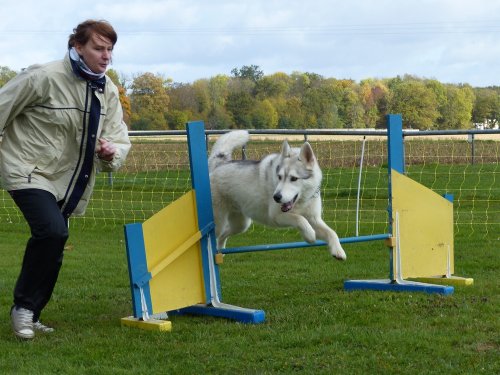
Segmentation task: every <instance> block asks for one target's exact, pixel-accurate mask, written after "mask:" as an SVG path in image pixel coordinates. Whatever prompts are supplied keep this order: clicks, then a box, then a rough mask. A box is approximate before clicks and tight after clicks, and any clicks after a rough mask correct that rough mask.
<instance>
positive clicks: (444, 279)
mask: <svg viewBox="0 0 500 375" xmlns="http://www.w3.org/2000/svg"><path fill="white" fill-rule="evenodd" d="M387 126H388V159H389V160H388V170H389V171H388V172H389V207H388V212H389V229H390V230H389V233H381V234H376V235H370V236H356V237H348V238H341V239H340V242H341V243H354V242H364V241H374V240H385V241H386V244H387V245H388V247H389V249H390V251H389V255H390V257H389V258H390V261H389V278H388V279H381V280H347V281H345V282H344V288H345V289H346V290H348V291H352V290H361V289H368V290H393V291H419V292H427V293H440V294H445V295H446V294H450V293H453V290H454V288H453V286H450V285H447V284H453V285H457V284H461V285H469V284H472V282H473V281H472V279H464V278H460V277H456V276H453V273H454V256H453V251H454V247H453V203H452V201H451V200H452V198H451V196H449V195H447V196H446V197H441V196H439V195H438V194H436V193H434V192H433V191H431V190H429V189H427V188H426V187H424V186H422V185H420V184H418V183H417V182H415V181H413V180H411V179H409V178H408V177H406V176H405V175H404V147H403V133H402V120H401V116H400V115H388V116H387ZM187 135H188V149H189V158H190V167H191V181H192V188H193V190H192V191H190V192H188V193H186V194H185V195H184V196H182V197H181V198H180V199H178V200H177V201H175V202H173V203H172V204H170V205H169V206H167V207H165V208H164V209H163V210H161V211H160V212H158V213H157V214H155V215H153V216H152V217H151V218H150V219H148V220H146V221H145V222H144V223H135V224H127V225H125V239H126V250H127V260H128V269H129V278H130V286H131V293H132V306H133V316H130V317H126V318H123V319H122V320H121V321H122V324H123V325H126V326H133V327H139V328H143V329H151V330H159V331H169V330H170V329H171V322H170V321H168V320H164V318H165V317H166V316H167V315H168V314H202V315H210V316H217V317H223V318H228V319H233V320H236V321H239V322H244V323H261V322H263V321H264V320H265V313H264V311H262V310H256V309H248V308H243V307H238V306H234V305H229V304H225V303H223V302H222V296H221V281H220V275H219V265H220V264H221V263H222V256H223V254H234V253H242V252H250V251H269V250H278V249H288V248H299V247H310V246H323V245H325V243H324V242H322V241H317V242H315V243H313V244H309V243H307V242H293V243H281V244H266V245H258V246H248V247H239V248H226V249H217V248H216V238H215V230H214V228H215V226H214V217H213V210H212V198H211V192H210V179H209V173H208V161H207V147H206V140H205V130H204V124H203V122H192V123H188V124H187ZM409 279H412V280H409ZM413 279H418V281H414V280H413ZM424 281H425V282H424ZM440 284H445V285H440Z"/></svg>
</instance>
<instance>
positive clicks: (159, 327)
mask: <svg viewBox="0 0 500 375" xmlns="http://www.w3.org/2000/svg"><path fill="white" fill-rule="evenodd" d="M121 324H122V326H126V327H133V328H139V329H144V330H147V331H158V332H169V331H171V330H172V322H170V321H168V320H156V319H150V320H141V319H137V318H134V317H133V316H129V317H126V318H122V319H121Z"/></svg>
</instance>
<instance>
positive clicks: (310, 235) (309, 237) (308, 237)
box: [302, 228, 316, 243]
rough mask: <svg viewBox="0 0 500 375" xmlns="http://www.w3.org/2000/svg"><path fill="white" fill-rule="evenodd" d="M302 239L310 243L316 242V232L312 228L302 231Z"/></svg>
mask: <svg viewBox="0 0 500 375" xmlns="http://www.w3.org/2000/svg"><path fill="white" fill-rule="evenodd" d="M302 237H304V240H305V241H306V242H308V243H315V242H316V232H315V231H314V229H312V228H309V229H306V230H304V231H302Z"/></svg>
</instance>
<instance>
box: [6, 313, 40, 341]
mask: <svg viewBox="0 0 500 375" xmlns="http://www.w3.org/2000/svg"><path fill="white" fill-rule="evenodd" d="M10 317H11V321H12V329H13V330H14V333H15V334H16V336H17V337H19V338H21V339H32V338H33V337H35V331H34V330H33V311H31V310H28V309H25V308H23V307H18V306H14V307H13V308H12V310H11V312H10Z"/></svg>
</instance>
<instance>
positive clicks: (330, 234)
mask: <svg viewBox="0 0 500 375" xmlns="http://www.w3.org/2000/svg"><path fill="white" fill-rule="evenodd" d="M309 222H310V223H311V225H312V227H313V228H314V231H315V232H316V237H317V238H318V239H319V240H323V241H325V242H326V243H327V244H328V250H329V251H330V254H331V255H332V256H334V257H335V258H337V259H338V260H346V258H347V256H346V254H345V251H344V249H343V248H342V245H341V244H340V241H339V236H337V233H336V232H335V231H334V230H333V229H332V228H330V227H329V226H328V225H326V223H325V222H324V221H323V219H322V218H320V217H315V218H310V219H309Z"/></svg>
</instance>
